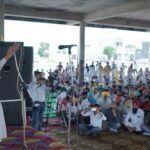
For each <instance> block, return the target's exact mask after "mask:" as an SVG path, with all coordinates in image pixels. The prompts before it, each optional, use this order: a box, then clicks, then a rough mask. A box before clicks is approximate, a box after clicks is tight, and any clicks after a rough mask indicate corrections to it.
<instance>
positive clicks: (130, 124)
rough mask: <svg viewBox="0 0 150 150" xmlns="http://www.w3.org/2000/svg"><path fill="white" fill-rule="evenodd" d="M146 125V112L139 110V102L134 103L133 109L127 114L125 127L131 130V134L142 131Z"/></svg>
mask: <svg viewBox="0 0 150 150" xmlns="http://www.w3.org/2000/svg"><path fill="white" fill-rule="evenodd" d="M143 124H144V111H143V110H142V109H140V108H138V104H137V102H135V101H134V102H133V108H132V109H131V110H130V111H129V112H128V113H127V115H126V117H125V120H124V125H125V127H126V128H127V129H128V130H129V132H133V131H137V132H141V131H142V126H143Z"/></svg>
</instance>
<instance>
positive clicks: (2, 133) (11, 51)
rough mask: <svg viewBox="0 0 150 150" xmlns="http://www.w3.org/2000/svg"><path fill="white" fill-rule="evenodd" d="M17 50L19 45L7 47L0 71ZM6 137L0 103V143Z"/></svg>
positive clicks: (0, 61) (0, 63)
mask: <svg viewBox="0 0 150 150" xmlns="http://www.w3.org/2000/svg"><path fill="white" fill-rule="evenodd" d="M18 49H19V45H18V44H16V43H15V44H13V45H12V46H11V47H9V49H8V50H7V53H6V55H5V56H4V57H3V58H2V59H1V60H0V71H1V69H2V67H3V66H4V65H5V63H6V62H7V60H8V59H9V58H11V57H12V56H13V55H14V53H15V52H16V51H17V50H18ZM6 137H7V133H6V124H5V118H4V113H3V108H2V105H1V102H0V142H1V140H2V139H3V138H6Z"/></svg>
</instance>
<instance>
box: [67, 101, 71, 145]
mask: <svg viewBox="0 0 150 150" xmlns="http://www.w3.org/2000/svg"><path fill="white" fill-rule="evenodd" d="M70 135H71V104H70V103H69V112H68V146H69V147H70V139H71V138H70Z"/></svg>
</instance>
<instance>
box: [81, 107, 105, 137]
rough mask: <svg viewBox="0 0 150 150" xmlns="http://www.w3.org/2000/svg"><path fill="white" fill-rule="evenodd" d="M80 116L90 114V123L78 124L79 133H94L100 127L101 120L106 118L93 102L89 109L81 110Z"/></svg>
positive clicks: (97, 131)
mask: <svg viewBox="0 0 150 150" xmlns="http://www.w3.org/2000/svg"><path fill="white" fill-rule="evenodd" d="M81 114H82V116H90V125H86V124H79V132H80V134H85V135H96V134H99V133H100V131H101V128H102V121H103V120H106V117H105V115H104V114H103V113H102V112H101V111H100V107H99V105H98V104H94V105H93V106H92V107H91V110H90V111H83V112H82V113H81Z"/></svg>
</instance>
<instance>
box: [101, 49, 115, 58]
mask: <svg viewBox="0 0 150 150" xmlns="http://www.w3.org/2000/svg"><path fill="white" fill-rule="evenodd" d="M115 53H116V49H115V48H114V47H112V46H107V47H104V50H103V54H105V55H107V56H108V59H111V58H112V57H113V56H114V55H115Z"/></svg>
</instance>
